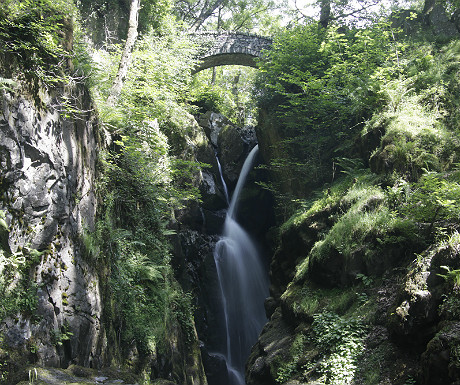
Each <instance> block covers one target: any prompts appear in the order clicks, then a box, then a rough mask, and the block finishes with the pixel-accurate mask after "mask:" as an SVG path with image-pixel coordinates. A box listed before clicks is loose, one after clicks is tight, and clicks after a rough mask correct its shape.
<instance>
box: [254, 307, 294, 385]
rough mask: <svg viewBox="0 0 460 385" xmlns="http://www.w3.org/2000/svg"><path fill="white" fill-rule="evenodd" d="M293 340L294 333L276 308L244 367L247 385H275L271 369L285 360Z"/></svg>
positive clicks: (274, 373)
mask: <svg viewBox="0 0 460 385" xmlns="http://www.w3.org/2000/svg"><path fill="white" fill-rule="evenodd" d="M294 338H295V333H294V330H293V328H292V327H290V326H289V325H288V324H287V323H286V322H285V320H284V319H283V317H282V314H281V309H280V308H278V309H277V310H276V311H275V312H274V314H273V315H272V318H271V319H270V321H269V322H268V323H267V324H266V325H265V327H264V328H263V330H262V332H261V335H260V338H259V340H258V341H257V343H256V344H255V345H254V347H253V348H252V352H251V355H250V356H249V359H248V363H247V365H246V383H247V385H275V384H277V381H276V378H275V377H276V372H274V370H273V367H275V366H276V364H277V362H279V361H280V360H283V359H285V358H286V352H288V351H289V348H290V346H291V345H292V343H293V341H294Z"/></svg>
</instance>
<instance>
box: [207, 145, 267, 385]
mask: <svg viewBox="0 0 460 385" xmlns="http://www.w3.org/2000/svg"><path fill="white" fill-rule="evenodd" d="M257 151H258V146H255V147H254V148H253V149H252V151H251V152H250V153H249V155H248V157H247V158H246V161H245V162H244V165H243V168H242V169H241V173H240V177H239V179H238V183H237V185H236V188H235V191H234V192H233V196H232V199H231V201H230V204H229V208H228V210H227V215H226V218H225V224H224V229H223V234H222V237H221V239H220V240H219V241H218V242H217V244H216V247H215V250H214V260H215V262H216V267H217V274H218V279H219V285H220V290H221V299H222V308H223V313H224V317H225V325H224V326H225V335H224V336H223V338H224V339H225V351H224V352H222V355H223V357H224V359H225V361H226V363H227V369H228V376H229V385H244V383H245V380H244V367H245V363H246V360H247V359H248V357H249V353H250V351H251V347H252V345H254V343H255V342H256V341H257V338H258V336H259V333H260V331H261V330H262V327H263V325H264V324H265V322H266V321H267V319H266V316H265V310H264V299H265V298H266V297H267V296H268V277H267V274H266V272H265V269H264V267H263V264H262V262H261V258H260V255H259V253H258V251H257V248H256V246H255V244H254V242H253V241H252V240H251V238H250V237H249V235H248V234H247V232H246V231H245V230H244V229H243V228H242V227H241V226H240V225H239V224H238V223H237V222H236V220H235V214H236V211H237V209H238V203H239V197H240V194H241V191H242V189H243V187H244V184H245V182H246V179H247V176H248V174H249V171H250V170H251V169H252V166H253V163H254V159H255V156H256V154H257ZM222 182H223V183H224V189H225V190H226V189H227V187H226V186H225V182H224V180H223V178H222Z"/></svg>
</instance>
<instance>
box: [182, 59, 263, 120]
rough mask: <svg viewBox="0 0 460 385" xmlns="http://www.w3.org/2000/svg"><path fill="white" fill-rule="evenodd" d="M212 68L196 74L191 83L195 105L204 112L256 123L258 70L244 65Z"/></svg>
mask: <svg viewBox="0 0 460 385" xmlns="http://www.w3.org/2000/svg"><path fill="white" fill-rule="evenodd" d="M213 70H214V71H215V72H214V73H212V71H213ZM213 70H212V69H208V70H204V71H200V72H199V73H197V74H196V75H195V76H194V79H193V83H192V84H191V87H192V88H191V97H192V102H193V104H195V105H196V106H198V107H199V108H200V111H201V112H206V111H214V112H220V113H222V114H223V115H224V116H225V117H227V118H228V119H229V120H231V121H232V122H233V123H235V124H237V125H240V126H245V125H253V126H255V124H256V117H257V116H256V115H257V111H256V101H255V99H254V97H253V95H254V94H255V92H256V90H255V88H254V81H255V76H256V70H255V69H253V68H248V67H241V66H225V67H216V68H214V69H213ZM213 79H214V81H213Z"/></svg>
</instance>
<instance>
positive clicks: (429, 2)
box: [423, 0, 436, 15]
mask: <svg viewBox="0 0 460 385" xmlns="http://www.w3.org/2000/svg"><path fill="white" fill-rule="evenodd" d="M435 3H436V0H425V4H424V6H423V14H424V15H426V14H428V13H430V12H431V11H432V10H433V7H434V5H435Z"/></svg>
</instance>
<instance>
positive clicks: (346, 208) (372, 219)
mask: <svg viewBox="0 0 460 385" xmlns="http://www.w3.org/2000/svg"><path fill="white" fill-rule="evenodd" d="M374 182H375V177H372V175H370V174H363V175H362V176H361V177H358V178H355V182H354V183H353V184H352V185H351V186H350V187H349V188H348V189H347V190H345V191H343V190H342V189H339V191H342V193H341V194H340V195H339V194H337V195H336V196H335V199H336V201H335V204H336V205H338V206H339V207H340V209H341V214H339V215H338V216H337V219H336V221H335V223H334V225H333V226H332V227H331V228H330V229H329V230H328V231H327V232H326V233H325V234H324V237H323V238H322V239H321V240H319V241H318V242H316V243H315V245H314V247H313V248H312V249H311V251H310V253H309V255H308V256H307V257H306V258H305V259H304V261H303V262H302V263H300V264H299V265H298V266H297V273H296V277H297V278H298V279H301V278H302V277H304V276H305V274H306V272H307V271H308V266H309V264H310V262H311V261H312V260H314V259H316V260H322V259H324V258H325V257H326V256H327V255H328V254H329V253H331V252H338V253H339V254H340V255H342V256H343V257H344V258H345V259H350V258H351V257H352V256H359V257H360V258H363V259H365V260H368V261H370V260H372V259H373V258H376V257H377V256H378V253H379V250H381V249H382V248H385V247H388V246H389V245H392V244H397V243H403V242H406V241H408V240H410V239H412V238H413V237H414V236H415V228H414V225H413V223H412V222H411V221H410V220H406V219H403V218H400V216H398V214H397V213H396V212H395V211H392V210H391V209H390V208H389V207H388V203H387V202H386V201H385V193H384V190H383V189H382V188H381V187H379V186H375V185H374ZM342 183H343V182H342ZM342 183H341V186H342V187H343V184H342ZM304 218H306V217H304Z"/></svg>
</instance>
